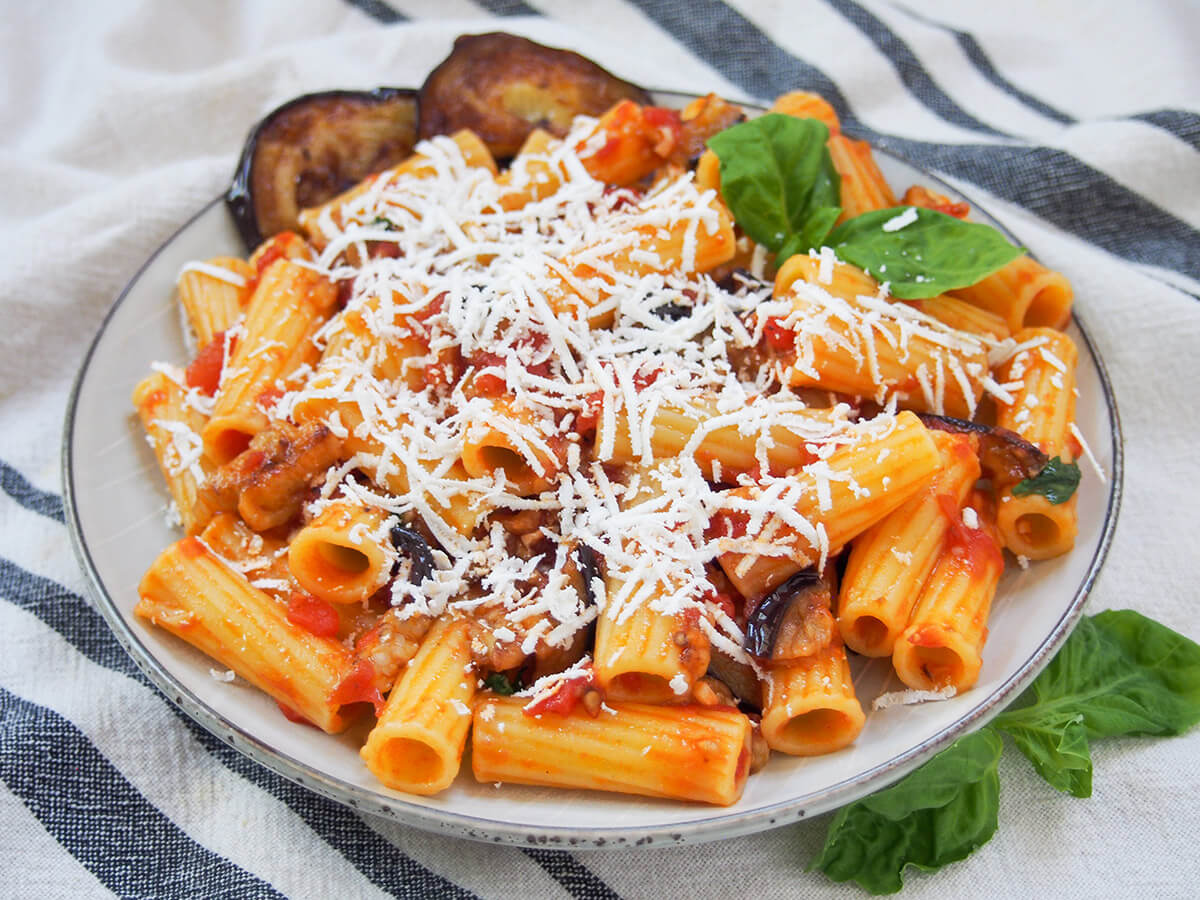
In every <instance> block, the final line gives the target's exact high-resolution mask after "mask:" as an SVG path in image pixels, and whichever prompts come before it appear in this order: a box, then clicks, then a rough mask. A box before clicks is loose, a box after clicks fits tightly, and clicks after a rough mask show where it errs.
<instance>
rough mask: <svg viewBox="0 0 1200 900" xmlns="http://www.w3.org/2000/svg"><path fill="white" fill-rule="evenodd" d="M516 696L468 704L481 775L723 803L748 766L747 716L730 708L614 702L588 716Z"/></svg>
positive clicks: (736, 792)
mask: <svg viewBox="0 0 1200 900" xmlns="http://www.w3.org/2000/svg"><path fill="white" fill-rule="evenodd" d="M525 702H526V701H524V700H523V699H522V698H519V697H488V698H487V699H485V700H483V701H482V702H481V703H480V704H479V707H478V708H477V709H476V711H475V726H474V732H473V734H474V737H473V740H472V747H471V768H472V770H473V771H474V773H475V778H476V780H478V781H482V782H497V781H507V782H512V783H514V784H540V785H548V786H551V787H568V788H586V789H590V790H597V791H617V792H619V793H624V794H641V795H643V796H647V797H671V798H676V799H679V800H694V801H698V802H701V803H715V804H718V805H720V806H729V805H730V804H731V803H734V802H736V801H737V799H738V798H739V797H740V796H741V795H742V789H743V788H744V787H745V783H746V776H747V774H748V773H749V770H750V728H751V726H750V720H749V719H747V718H746V716H745V715H743V714H742V713H740V712H738V711H737V710H736V709H732V708H729V707H708V706H683V707H679V706H655V705H652V704H646V703H615V704H611V705H609V709H611V710H612V712H609V711H606V710H601V712H600V714H599V715H597V716H596V717H595V718H592V716H590V715H589V714H588V713H587V711H586V710H585V709H584V708H583V707H582V706H576V707H575V709H574V710H573V711H572V712H571V713H570V714H569V715H565V716H563V715H557V714H554V713H545V714H543V715H541V716H540V717H534V716H529V715H526V714H525V713H524V712H523V710H522V707H523V705H524V703H525Z"/></svg>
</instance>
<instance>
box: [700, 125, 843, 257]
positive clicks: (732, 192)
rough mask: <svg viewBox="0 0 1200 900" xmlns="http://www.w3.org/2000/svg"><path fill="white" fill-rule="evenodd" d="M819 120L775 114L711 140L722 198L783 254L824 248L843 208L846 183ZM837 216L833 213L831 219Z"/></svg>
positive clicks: (750, 229) (737, 217)
mask: <svg viewBox="0 0 1200 900" xmlns="http://www.w3.org/2000/svg"><path fill="white" fill-rule="evenodd" d="M827 140H829V129H828V128H826V127H825V126H824V125H823V124H822V123H821V122H818V121H817V120H816V119H797V118H795V117H794V116H785V115H781V114H779V113H770V114H768V115H765V116H760V117H759V118H757V119H752V120H750V121H749V122H743V123H741V124H740V125H735V126H733V127H732V128H727V129H726V130H724V131H722V132H720V133H719V134H716V135H714V136H713V137H711V138H709V140H708V146H709V148H710V149H711V150H712V151H713V152H714V153H716V154H717V158H718V159H719V160H720V161H721V196H722V197H723V198H724V200H725V203H726V204H727V205H728V206H729V211H730V212H731V213H733V218H734V219H735V220H736V221H737V223H738V225H740V226H741V227H742V230H743V231H745V232H746V234H748V235H750V237H751V238H753V239H754V240H755V241H757V242H758V243H760V244H762V245H763V246H764V247H766V248H767V249H768V250H770V251H772V252H773V253H775V254H776V255H777V257H778V258H777V260H776V262H777V263H782V262H783V259H784V258H785V257H784V255H783V253H782V252H781V251H783V250H784V248H785V247H786V248H787V251H788V253H787V255H789V256H791V255H794V254H796V253H803V252H805V251H807V250H808V249H809V248H810V247H819V246H820V245H821V242H822V241H823V240H824V238H825V236H826V235H827V234H828V233H829V229H830V228H832V227H833V223H834V221H836V220H837V217H838V215H840V213H841V210H840V208H839V207H838V205H839V203H840V202H841V185H842V179H841V176H839V175H838V173H837V169H835V168H834V167H833V159H832V157H830V155H829V150H828V149H827V148H826V146H825V142H826V141H827ZM831 213H832V214H831Z"/></svg>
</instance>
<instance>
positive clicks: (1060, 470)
mask: <svg viewBox="0 0 1200 900" xmlns="http://www.w3.org/2000/svg"><path fill="white" fill-rule="evenodd" d="M1077 487H1079V466H1077V465H1075V463H1068V462H1063V461H1062V458H1061V457H1058V456H1056V457H1054V458H1053V459H1052V460H1050V461H1049V462H1048V463H1046V465H1045V466H1043V467H1042V471H1040V472H1038V473H1037V474H1036V475H1034V476H1033V477H1032V478H1026V479H1025V480H1024V481H1018V482H1017V483H1016V484H1014V485H1013V489H1012V492H1013V493H1014V494H1015V495H1016V496H1018V497H1024V496H1025V495H1026V494H1041V495H1042V496H1043V497H1045V498H1046V499H1047V500H1049V501H1050V502H1051V503H1052V504H1054V505H1055V506H1057V505H1058V504H1060V503H1066V502H1067V501H1068V500H1070V499H1071V495H1072V494H1074V493H1075V488H1077Z"/></svg>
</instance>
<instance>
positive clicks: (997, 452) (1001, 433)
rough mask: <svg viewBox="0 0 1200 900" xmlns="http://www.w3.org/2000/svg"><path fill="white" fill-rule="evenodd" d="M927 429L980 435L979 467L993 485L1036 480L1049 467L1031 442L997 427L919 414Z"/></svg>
mask: <svg viewBox="0 0 1200 900" xmlns="http://www.w3.org/2000/svg"><path fill="white" fill-rule="evenodd" d="M917 415H918V416H919V417H920V419H921V422H922V423H923V424H924V425H925V427H926V428H933V429H936V430H938V431H949V432H952V433H954V434H975V435H978V436H979V465H980V468H982V469H983V474H984V475H985V476H987V478H989V479H990V480H991V481H992V483H993V484H999V485H1002V486H1003V485H1010V484H1015V483H1016V482H1018V481H1021V480H1022V479H1025V478H1033V477H1034V476H1036V475H1037V474H1038V473H1039V472H1040V471H1042V469H1043V468H1045V466H1046V462H1047V461H1048V457H1047V456H1046V454H1045V453H1043V452H1042V451H1041V450H1039V449H1038V448H1037V447H1035V446H1034V445H1033V444H1031V443H1029V441H1027V440H1025V439H1024V438H1023V437H1021V436H1020V435H1018V434H1017V433H1016V432H1013V431H1009V430H1008V429H1007V428H1000V427H999V426H996V425H980V424H979V423H978V422H968V421H967V420H966V419H955V418H952V417H950V416H935V415H934V414H933V413H918V414H917Z"/></svg>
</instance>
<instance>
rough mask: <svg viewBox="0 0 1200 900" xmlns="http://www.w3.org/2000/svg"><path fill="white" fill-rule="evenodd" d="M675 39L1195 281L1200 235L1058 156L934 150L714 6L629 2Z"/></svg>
mask: <svg viewBox="0 0 1200 900" xmlns="http://www.w3.org/2000/svg"><path fill="white" fill-rule="evenodd" d="M630 2H631V3H633V4H635V5H636V6H638V7H639V8H640V9H642V11H643V12H645V13H646V14H647V16H649V17H650V18H651V19H653V20H654V21H655V22H657V23H658V24H659V25H660V26H661V27H662V28H663V29H665V30H666V31H667V32H669V33H670V34H672V35H673V36H674V37H675V38H676V40H678V41H679V42H680V43H682V44H683V45H684V46H685V47H687V48H688V49H689V50H691V51H692V52H693V53H695V54H696V55H697V56H699V57H700V58H701V59H702V60H704V61H705V62H706V63H707V64H708V65H710V66H712V67H713V68H714V69H715V70H716V71H718V72H720V73H721V74H722V75H724V76H725V77H726V78H727V79H728V80H729V81H731V82H733V83H734V84H736V85H738V86H739V87H740V88H742V89H743V90H745V91H746V92H747V93H749V94H751V95H752V96H757V97H775V96H778V95H779V94H781V93H783V92H785V91H790V90H796V89H798V88H804V89H806V90H810V91H815V92H817V93H819V94H821V95H822V96H823V97H825V99H826V100H828V101H829V103H830V104H832V105H833V107H834V109H835V110H837V113H838V116H839V117H840V118H841V119H842V123H843V125H844V126H845V128H846V130H847V131H848V132H850V133H853V134H857V135H859V136H862V137H865V138H866V139H867V140H869V141H871V142H872V143H873V144H875V145H876V146H879V147H882V148H883V149H885V150H890V151H891V152H893V153H895V154H897V155H898V156H901V157H903V158H905V159H908V160H910V161H911V162H913V163H915V164H916V165H919V166H923V167H924V168H926V169H933V170H937V171H941V172H945V173H948V174H950V175H953V176H956V177H959V178H962V179H964V180H966V181H971V182H974V183H975V184H978V185H980V186H982V187H984V188H986V189H987V190H988V191H991V192H992V193H994V194H995V195H996V196H998V197H1002V198H1004V199H1006V200H1010V201H1012V202H1014V203H1017V204H1020V205H1021V206H1024V207H1026V208H1027V209H1029V210H1030V211H1031V212H1033V213H1034V214H1036V215H1037V216H1039V217H1040V218H1042V219H1045V220H1046V221H1048V222H1050V223H1052V224H1053V225H1056V226H1057V227H1059V228H1061V229H1063V230H1064V231H1069V232H1071V233H1072V234H1075V235H1078V236H1079V237H1081V238H1083V239H1085V240H1088V241H1091V242H1092V243H1094V244H1096V245H1097V246H1100V247H1103V248H1104V249H1105V250H1107V251H1109V252H1110V253H1112V254H1114V255H1116V256H1119V257H1122V258H1124V259H1128V260H1133V261H1135V262H1141V263H1147V264H1149V265H1155V266H1160V267H1162V268H1169V269H1174V270H1176V271H1177V272H1180V273H1182V274H1184V275H1187V276H1188V277H1190V278H1192V279H1195V280H1197V281H1200V232H1198V231H1197V230H1196V229H1195V228H1192V227H1191V226H1190V225H1188V224H1187V223H1186V222H1184V221H1182V220H1180V219H1178V218H1176V217H1175V216H1173V215H1171V214H1170V213H1168V212H1166V211H1165V210H1162V209H1160V208H1159V207H1157V206H1155V205H1154V204H1152V203H1150V202H1149V201H1148V200H1146V199H1145V198H1144V197H1141V196H1139V195H1138V194H1136V193H1134V192H1133V191H1130V190H1129V189H1127V188H1125V187H1124V186H1123V185H1121V184H1119V183H1118V182H1116V181H1114V180H1113V179H1111V178H1109V177H1108V176H1107V175H1105V174H1104V173H1103V172H1098V171H1096V170H1095V169H1092V168H1091V167H1090V166H1087V165H1085V164H1084V163H1082V162H1080V161H1079V160H1077V159H1075V158H1074V157H1072V156H1071V155H1069V154H1067V153H1064V152H1063V151H1061V150H1053V149H1050V148H1047V147H1027V146H998V145H994V144H987V145H982V144H954V145H945V144H936V143H928V142H925V141H915V140H911V139H908V138H901V137H895V136H891V135H882V134H880V133H878V132H876V131H874V130H873V129H871V128H868V127H866V126H865V125H864V124H863V123H862V122H860V121H859V120H858V119H857V117H855V116H854V114H853V112H852V111H851V109H850V105H849V103H847V101H846V98H845V96H844V95H843V94H842V92H841V91H840V90H839V89H838V87H837V85H836V84H835V83H834V82H833V81H832V80H831V79H830V78H829V77H828V76H827V75H826V74H825V73H824V72H822V71H821V70H820V69H818V68H816V67H815V66H813V65H811V64H809V63H806V62H804V61H803V60H800V59H797V58H796V57H794V56H792V55H791V54H789V53H788V52H787V51H785V50H783V49H782V48H781V47H779V46H778V45H777V44H775V43H774V42H773V41H771V40H770V38H768V37H767V36H766V35H764V34H763V33H762V32H761V31H760V30H759V29H757V28H756V27H755V26H754V25H753V23H751V22H750V21H748V20H747V19H746V18H744V17H743V16H742V15H741V14H739V13H738V12H736V11H734V10H733V9H731V8H730V7H728V6H726V5H725V4H724V3H721V2H720V0H692V2H690V3H688V4H686V5H682V4H676V3H673V2H671V0H630Z"/></svg>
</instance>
